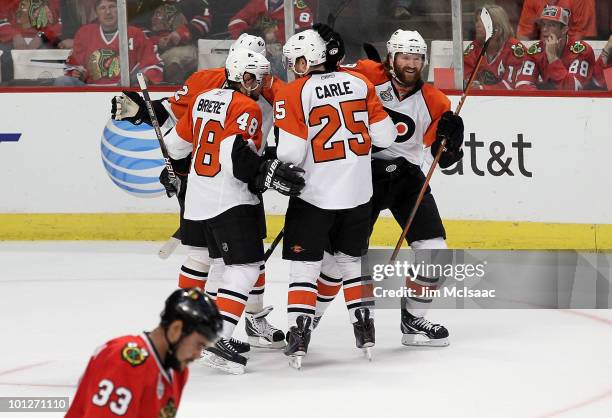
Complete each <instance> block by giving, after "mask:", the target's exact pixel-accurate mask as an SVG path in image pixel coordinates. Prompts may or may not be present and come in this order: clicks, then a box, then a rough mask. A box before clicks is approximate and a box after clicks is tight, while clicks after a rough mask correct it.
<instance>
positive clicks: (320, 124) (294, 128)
mask: <svg viewBox="0 0 612 418" xmlns="http://www.w3.org/2000/svg"><path fill="white" fill-rule="evenodd" d="M274 101H275V103H274V118H275V127H277V128H278V144H277V149H276V152H277V156H278V159H279V160H281V161H283V162H287V163H293V164H295V165H297V166H299V167H301V168H303V169H304V170H305V171H306V173H305V175H304V180H305V182H306V186H305V187H304V189H303V190H302V193H301V194H300V199H302V200H304V201H306V202H308V203H310V204H312V205H314V206H316V207H318V208H321V209H350V208H354V207H357V206H359V205H362V204H364V203H366V202H368V201H369V200H370V197H371V196H372V171H371V165H370V159H371V150H372V145H375V146H378V147H383V148H384V147H388V146H389V145H390V144H391V143H392V142H393V139H394V138H395V128H394V126H393V122H392V121H391V119H390V118H389V116H388V115H387V113H386V112H385V111H384V110H383V107H382V105H381V103H380V101H379V100H378V98H377V97H376V93H375V91H374V86H373V85H372V83H370V82H369V81H368V80H367V79H366V78H365V77H363V76H362V75H360V74H356V73H352V72H332V73H310V74H308V75H306V76H304V77H301V78H299V79H297V80H295V81H293V82H292V83H289V84H287V85H286V86H285V87H284V88H282V89H280V91H279V92H278V93H277V95H276V96H275V98H274Z"/></svg>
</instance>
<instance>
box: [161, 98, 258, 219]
mask: <svg viewBox="0 0 612 418" xmlns="http://www.w3.org/2000/svg"><path fill="white" fill-rule="evenodd" d="M236 135H240V136H242V140H244V141H248V142H249V146H250V147H251V148H252V149H253V150H254V151H255V152H257V153H258V154H261V151H262V142H263V141H262V134H261V109H260V108H259V106H257V103H256V102H255V101H254V100H252V99H250V98H249V97H247V96H245V95H244V94H242V93H239V92H237V91H234V90H231V89H211V90H208V91H205V92H202V93H200V94H199V95H198V96H196V97H195V99H194V100H193V101H192V102H191V103H190V104H189V106H188V108H187V112H186V113H185V114H184V115H183V117H182V118H181V119H180V120H179V121H178V123H177V124H176V126H175V127H174V128H173V129H172V130H171V131H170V133H168V135H166V137H165V138H164V142H165V143H166V146H167V147H168V153H169V155H170V157H171V158H174V159H181V158H184V157H186V156H187V155H189V153H192V155H193V157H192V159H191V167H190V171H189V177H188V183H189V187H187V193H186V196H185V214H184V218H185V219H191V220H196V221H197V220H205V219H210V218H213V217H215V216H217V215H219V214H221V213H223V212H225V211H226V210H228V209H231V208H233V207H234V206H238V205H256V204H258V203H259V199H258V198H257V196H255V195H254V194H253V193H251V192H250V191H249V190H248V188H247V184H246V183H244V182H242V181H240V180H238V179H237V178H236V177H234V174H233V161H232V148H233V146H234V141H235V140H239V139H237V138H236Z"/></svg>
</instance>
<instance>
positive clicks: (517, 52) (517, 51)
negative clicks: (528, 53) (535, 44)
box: [512, 44, 525, 58]
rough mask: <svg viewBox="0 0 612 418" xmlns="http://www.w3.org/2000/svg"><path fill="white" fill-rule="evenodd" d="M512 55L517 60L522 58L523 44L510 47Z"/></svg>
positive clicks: (523, 52)
mask: <svg viewBox="0 0 612 418" xmlns="http://www.w3.org/2000/svg"><path fill="white" fill-rule="evenodd" d="M512 53H513V54H514V56H515V57H517V58H523V57H524V56H525V48H524V47H523V44H515V45H512Z"/></svg>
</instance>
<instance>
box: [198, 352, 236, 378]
mask: <svg viewBox="0 0 612 418" xmlns="http://www.w3.org/2000/svg"><path fill="white" fill-rule="evenodd" d="M198 363H200V364H203V365H205V366H208V367H211V368H213V369H217V370H221V371H222V372H225V373H229V374H233V375H239V374H244V370H245V367H244V366H243V365H242V364H236V363H233V362H231V361H227V360H225V359H224V358H221V357H219V356H217V355H215V354H212V353H209V352H204V353H203V354H202V357H200V359H199V360H198Z"/></svg>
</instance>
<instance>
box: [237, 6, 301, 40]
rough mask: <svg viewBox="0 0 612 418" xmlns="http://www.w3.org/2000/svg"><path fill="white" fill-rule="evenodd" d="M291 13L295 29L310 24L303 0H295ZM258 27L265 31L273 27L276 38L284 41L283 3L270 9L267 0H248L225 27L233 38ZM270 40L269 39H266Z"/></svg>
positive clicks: (297, 30) (298, 29)
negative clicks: (293, 17)
mask: <svg viewBox="0 0 612 418" xmlns="http://www.w3.org/2000/svg"><path fill="white" fill-rule="evenodd" d="M294 4H295V6H294V9H293V13H294V16H295V31H296V32H299V31H300V30H303V29H308V28H310V27H311V26H312V18H313V17H312V11H311V10H310V8H309V7H308V5H307V4H306V3H305V2H304V0H295V2H294ZM249 28H251V29H259V30H260V31H262V32H264V33H266V32H267V31H268V30H270V29H274V30H275V33H276V40H277V41H278V42H280V43H285V10H284V7H283V3H282V2H280V3H279V5H278V6H277V7H276V8H274V9H271V8H270V7H269V4H268V0H249V2H248V3H247V4H246V6H244V7H243V8H242V9H240V11H238V13H236V15H235V16H234V17H232V18H231V19H230V22H229V24H228V25H227V29H228V30H229V32H230V35H231V36H232V38H234V39H238V37H239V36H240V34H241V33H243V32H245V31H246V30H247V29H249ZM266 41H268V42H269V41H270V40H266Z"/></svg>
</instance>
